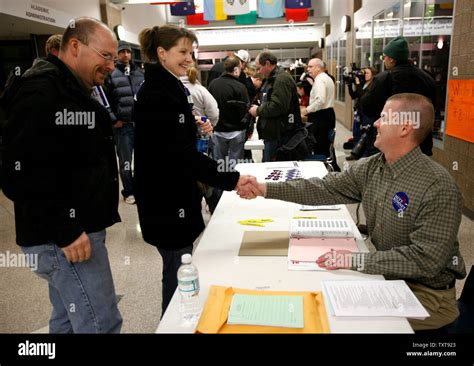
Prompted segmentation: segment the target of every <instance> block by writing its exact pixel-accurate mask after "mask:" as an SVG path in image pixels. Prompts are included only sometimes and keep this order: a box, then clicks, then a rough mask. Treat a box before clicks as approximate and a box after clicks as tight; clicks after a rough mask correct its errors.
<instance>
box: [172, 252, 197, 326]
mask: <svg viewBox="0 0 474 366" xmlns="http://www.w3.org/2000/svg"><path fill="white" fill-rule="evenodd" d="M191 262H192V257H191V254H183V255H182V256H181V263H182V264H181V266H180V267H179V269H178V289H179V293H180V295H181V304H180V312H181V316H182V319H183V320H184V321H186V322H191V323H195V322H197V321H198V320H199V316H200V314H201V310H202V309H201V303H200V302H199V273H198V270H197V268H196V266H195V265H194V264H192V263H191Z"/></svg>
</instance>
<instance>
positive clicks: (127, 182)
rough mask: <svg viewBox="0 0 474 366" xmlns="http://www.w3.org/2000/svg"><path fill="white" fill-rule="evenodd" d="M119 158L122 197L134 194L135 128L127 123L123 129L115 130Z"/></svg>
mask: <svg viewBox="0 0 474 366" xmlns="http://www.w3.org/2000/svg"><path fill="white" fill-rule="evenodd" d="M113 130H114V139H115V145H116V146H117V156H118V158H119V167H120V178H121V179H122V185H123V190H122V196H124V197H128V196H130V195H132V194H133V186H132V157H133V144H134V142H135V127H133V125H132V124H130V123H126V124H124V125H123V127H122V128H113Z"/></svg>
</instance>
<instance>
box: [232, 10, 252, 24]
mask: <svg viewBox="0 0 474 366" xmlns="http://www.w3.org/2000/svg"><path fill="white" fill-rule="evenodd" d="M256 23H257V11H256V10H254V11H251V12H250V13H248V14H242V15H236V16H235V24H238V25H247V24H256Z"/></svg>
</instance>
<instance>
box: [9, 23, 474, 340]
mask: <svg viewBox="0 0 474 366" xmlns="http://www.w3.org/2000/svg"><path fill="white" fill-rule="evenodd" d="M139 42H140V46H141V50H142V54H143V56H144V58H145V64H144V68H143V70H142V69H141V68H140V67H137V66H136V65H135V64H134V62H133V52H132V49H131V47H130V45H129V44H127V43H125V42H122V41H120V42H117V40H116V37H115V35H114V33H113V32H112V31H111V30H110V29H109V28H108V27H107V26H106V25H105V24H103V23H102V22H100V21H98V20H96V19H93V18H77V19H74V22H73V26H68V27H67V29H66V30H65V32H64V34H63V35H62V37H57V36H56V37H55V38H54V39H52V40H51V42H50V43H48V45H47V47H48V48H47V52H48V55H47V57H45V58H39V59H36V60H35V61H34V64H33V66H32V67H31V68H30V69H29V70H28V71H26V72H25V73H24V74H23V75H22V76H21V77H16V78H14V80H12V81H11V82H10V83H8V86H7V88H6V90H5V93H4V95H3V96H2V100H1V105H2V107H3V108H4V109H5V111H6V124H5V126H4V130H3V132H4V136H3V147H4V163H3V177H4V187H3V189H4V193H5V195H6V196H7V197H8V198H10V199H11V200H12V201H13V202H14V207H15V220H16V236H17V243H18V245H19V246H21V248H22V250H23V251H24V252H25V253H29V254H36V255H38V256H39V258H40V259H39V266H38V269H37V271H36V274H37V275H39V276H40V277H42V278H44V279H45V280H47V281H48V284H49V297H50V300H51V303H52V305H53V312H52V315H51V319H50V332H51V333H118V332H120V330H121V325H122V317H121V314H120V312H119V309H118V307H117V300H116V294H115V288H114V283H113V278H112V273H111V270H110V263H109V259H108V255H107V249H106V246H105V241H106V231H105V229H106V228H108V227H110V226H112V225H114V224H117V223H119V222H120V217H119V214H118V205H119V181H118V177H119V174H120V178H121V180H122V184H123V190H122V192H121V194H122V196H123V198H124V200H125V202H126V203H129V204H134V203H136V207H137V211H138V218H139V222H140V227H141V232H142V235H143V239H144V241H145V242H147V243H148V244H150V245H152V246H154V247H156V248H157V251H158V252H159V254H160V255H161V257H162V259H163V279H162V284H163V300H162V312H163V313H164V312H165V310H166V308H167V306H168V304H169V302H170V300H171V297H172V295H173V293H174V291H175V289H176V287H177V277H176V273H177V270H178V267H179V265H180V264H181V256H182V255H183V254H186V253H191V252H192V250H193V242H194V241H195V239H196V238H197V237H198V236H199V235H200V233H201V232H202V231H203V229H204V227H205V226H204V221H203V217H202V213H201V201H202V197H203V191H202V189H200V184H201V185H202V184H204V185H207V186H210V187H213V188H214V189H215V191H214V193H213V194H215V195H217V199H218V196H219V194H220V192H221V191H223V190H226V191H231V190H236V191H237V192H238V194H239V195H240V196H241V197H242V198H245V199H253V198H255V197H257V196H264V197H266V198H273V199H281V200H286V201H291V202H297V203H301V204H308V205H319V204H341V203H354V202H362V205H363V206H364V210H365V212H366V216H367V224H368V231H369V234H370V236H371V238H372V242H373V243H374V245H375V247H376V249H377V250H376V251H375V252H371V253H350V254H351V255H353V256H362V257H363V260H364V262H365V266H364V269H363V271H364V272H365V273H371V274H382V275H385V276H387V277H390V278H398V279H405V280H406V281H407V282H408V284H409V286H410V287H411V288H412V290H413V291H414V293H415V294H416V296H417V297H418V299H419V300H420V301H421V303H422V304H423V305H424V306H425V308H426V309H427V311H428V312H429V313H430V318H428V319H427V320H424V321H419V320H416V321H415V320H413V321H411V324H412V326H413V328H414V329H415V330H425V329H438V328H441V327H443V326H446V325H447V324H449V323H452V322H453V321H454V320H455V319H456V317H457V316H458V310H457V305H456V299H455V289H454V283H455V280H456V279H461V278H463V277H464V276H465V275H466V271H465V267H464V262H463V260H462V256H461V254H460V253H459V245H458V241H457V233H458V229H459V224H460V220H461V210H462V197H461V194H460V192H459V189H458V187H457V186H456V184H455V182H454V181H453V179H452V178H451V176H450V175H449V174H448V173H447V172H446V170H444V169H443V168H442V167H441V166H440V165H438V164H437V163H435V162H434V161H432V160H431V159H429V158H428V157H427V156H426V155H429V152H430V144H429V140H430V138H431V131H432V126H433V119H434V116H433V100H434V99H433V98H432V95H431V94H432V90H430V87H431V81H429V78H428V76H427V74H426V73H425V74H424V73H423V71H420V70H418V69H416V68H415V67H413V66H411V65H410V64H409V63H408V62H407V59H408V56H407V46H406V41H405V40H404V39H403V38H396V39H395V40H394V41H392V42H391V43H390V44H388V45H387V46H386V48H385V49H384V62H385V65H386V68H387V71H386V72H384V73H381V74H379V75H375V74H376V73H375V70H373V69H370V68H369V69H366V72H365V83H364V85H362V83H361V82H360V80H359V82H358V83H356V84H357V85H356V90H353V89H352V86H351V89H350V93H351V96H353V97H354V98H356V99H357V100H358V102H357V103H356V110H357V112H358V114H359V116H360V120H359V122H358V123H359V124H360V129H362V127H364V126H367V125H370V127H371V128H372V129H373V131H374V132H373V146H374V148H376V149H377V151H378V152H377V153H376V154H372V153H370V154H369V153H362V155H367V156H368V155H372V156H370V157H369V158H367V159H361V160H360V161H358V162H357V163H355V164H354V165H353V166H351V167H350V168H349V169H348V170H345V171H344V172H341V173H332V174H328V175H327V176H326V177H325V178H323V179H317V178H313V179H308V180H297V181H292V182H287V183H280V184H277V183H270V184H264V183H259V182H257V180H256V178H254V177H251V176H243V175H240V173H239V172H237V171H235V169H234V167H233V166H231V165H228V166H227V165H226V167H225V168H224V169H222V168H221V166H220V165H219V164H218V161H222V160H226V159H227V161H232V160H239V159H243V158H244V144H245V141H246V139H248V138H249V137H250V135H251V134H252V131H253V126H254V124H255V121H256V120H257V129H258V133H259V136H260V137H261V138H262V139H263V140H264V145H265V150H264V155H263V161H264V162H269V161H275V160H276V159H277V158H278V149H279V148H280V147H281V146H282V144H285V143H286V142H287V141H288V140H290V139H291V138H292V136H293V134H294V131H296V130H298V129H300V128H302V127H303V126H304V122H303V120H304V119H305V120H306V121H307V122H306V128H307V129H308V131H309V132H310V133H311V134H312V135H313V136H314V137H315V139H316V142H317V144H316V146H315V151H314V152H315V153H319V154H322V155H325V156H328V155H329V144H330V137H329V135H330V132H331V130H333V129H334V128H335V113H334V109H333V107H334V90H335V85H334V80H333V79H332V78H331V77H330V76H329V75H328V74H327V70H326V67H325V64H324V62H323V61H322V60H320V59H318V58H313V59H311V60H310V61H309V62H308V67H307V75H308V77H309V79H310V80H311V81H307V83H308V84H309V86H308V84H306V85H303V84H300V85H297V84H296V82H295V80H294V79H293V78H292V77H291V75H289V74H288V73H287V72H285V71H284V70H283V69H282V68H280V67H279V66H278V60H277V57H276V56H275V55H274V54H272V53H271V52H268V51H262V52H260V53H259V54H258V55H257V57H256V59H255V69H254V70H252V69H251V67H250V64H249V62H250V56H249V54H248V52H247V51H245V50H239V51H237V52H235V54H233V55H231V56H229V57H228V58H227V59H226V60H224V61H223V62H222V64H220V65H216V67H215V70H213V72H214V71H215V73H216V75H214V76H213V77H212V80H211V82H210V83H209V84H208V86H207V88H205V87H204V86H203V85H201V83H200V82H199V80H198V77H197V68H196V61H195V60H194V58H193V56H194V47H195V45H196V44H197V43H198V39H197V37H196V35H195V34H194V33H193V32H192V31H190V30H188V29H186V28H178V27H175V26H171V25H165V26H161V27H158V26H156V27H153V28H147V29H144V30H143V31H142V32H141V33H140V35H139ZM53 43H55V44H56V46H55V47H54V45H53ZM387 80H390V82H388V81H387ZM406 80H409V81H410V82H409V83H407V82H406ZM387 83H388V84H389V85H390V88H389V89H388V88H387V85H388V84H387ZM94 88H100V90H104V94H105V98H103V99H96V98H93V97H91V95H92V92H93V91H94ZM298 90H299V91H298ZM433 90H434V88H433ZM308 91H309V94H308ZM302 95H306V98H302V97H301V96H302ZM101 100H102V102H101ZM58 111H61V112H62V111H64V112H65V113H68V112H73V113H76V115H77V113H80V114H81V119H80V120H79V119H73V120H71V123H67V124H64V123H57V121H58V119H57V114H58ZM392 112H396V113H405V112H410V113H411V112H413V113H415V112H416V115H417V116H420V119H419V120H418V121H415V120H414V119H407V120H405V121H403V123H395V121H394V120H392V119H391V118H392V116H393V113H392ZM408 115H410V116H411V114H408ZM84 116H89V117H90V118H89V119H88V118H85V117H84ZM202 117H207V119H203V118H202ZM303 117H304V118H303ZM86 122H93V124H92V123H86ZM415 122H417V123H415ZM198 135H208V136H210V141H211V143H210V149H209V153H208V154H204V153H200V152H198V150H197V148H196V141H197V138H198ZM39 136H40V137H41V138H39ZM354 142H355V143H356V141H354ZM368 150H369V148H366V149H365V150H364V151H368ZM422 152H423V153H425V154H422ZM133 154H134V155H135V156H134V157H133ZM362 155H361V156H362ZM117 156H118V161H119V169H117ZM132 160H133V161H134V166H133V170H132ZM216 160H218V161H216ZM165 174H166V177H165ZM169 177H172V178H169ZM170 179H171V180H170ZM397 195H399V196H400V195H402V196H403V197H405V196H406V197H407V205H406V206H404V207H403V208H402V212H401V214H402V215H400V212H399V211H397V210H394V209H393V205H392V201H393V200H394V199H396V198H397V197H398V196H397ZM387 197H388V199H387ZM392 197H393V199H392ZM408 202H410V204H408ZM454 258H456V260H454ZM320 265H321V266H322V267H325V268H327V269H330V270H337V269H338V268H339V267H337V266H336V265H335V264H331V263H328V262H327V261H325V260H321V261H320ZM350 269H353V270H356V268H350ZM71 303H74V304H75V309H74V312H71V309H70V307H69V304H71Z"/></svg>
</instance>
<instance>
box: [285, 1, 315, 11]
mask: <svg viewBox="0 0 474 366" xmlns="http://www.w3.org/2000/svg"><path fill="white" fill-rule="evenodd" d="M285 8H287V9H308V8H311V0H285Z"/></svg>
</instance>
